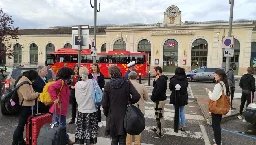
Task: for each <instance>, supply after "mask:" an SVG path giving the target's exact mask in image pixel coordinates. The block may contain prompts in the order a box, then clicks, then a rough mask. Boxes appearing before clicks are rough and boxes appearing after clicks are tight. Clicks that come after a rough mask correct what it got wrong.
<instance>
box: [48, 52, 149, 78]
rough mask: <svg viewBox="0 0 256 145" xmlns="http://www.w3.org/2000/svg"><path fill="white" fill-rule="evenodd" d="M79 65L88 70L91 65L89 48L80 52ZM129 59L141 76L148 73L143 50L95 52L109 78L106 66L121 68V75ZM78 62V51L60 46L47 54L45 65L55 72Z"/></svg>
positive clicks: (97, 60)
mask: <svg viewBox="0 0 256 145" xmlns="http://www.w3.org/2000/svg"><path fill="white" fill-rule="evenodd" d="M81 57H82V58H81V66H85V67H87V68H88V69H89V70H90V68H91V66H92V63H93V59H92V56H91V50H90V49H85V50H82V52H81ZM131 61H135V63H136V66H135V67H136V72H137V73H138V74H139V73H141V76H142V77H146V76H147V74H148V66H149V65H148V54H147V53H144V52H130V51H123V50H118V51H109V52H100V53H97V56H96V62H97V63H98V64H99V66H100V70H101V73H102V74H103V75H104V76H105V77H106V78H109V74H108V67H109V66H112V65H116V66H118V67H119V68H120V69H121V72H122V76H124V75H125V73H126V71H127V70H128V68H127V64H128V63H129V62H131ZM77 63H78V51H77V50H74V49H72V48H61V49H58V50H57V51H55V52H53V53H52V54H50V55H49V54H48V56H47V62H46V64H47V65H51V68H52V69H53V71H54V72H55V73H56V72H57V71H58V69H60V68H62V67H64V66H66V67H70V68H73V67H74V65H75V64H77Z"/></svg>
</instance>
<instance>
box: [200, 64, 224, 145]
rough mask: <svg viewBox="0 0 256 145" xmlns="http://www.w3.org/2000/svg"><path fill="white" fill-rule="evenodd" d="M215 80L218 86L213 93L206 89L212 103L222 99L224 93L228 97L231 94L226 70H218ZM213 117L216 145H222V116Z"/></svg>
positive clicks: (214, 115) (215, 115)
mask: <svg viewBox="0 0 256 145" xmlns="http://www.w3.org/2000/svg"><path fill="white" fill-rule="evenodd" d="M214 79H215V81H216V84H215V86H214V89H213V91H210V90H209V89H208V88H205V91H206V93H207V94H208V95H209V98H210V99H211V100H212V101H217V100H219V99H220V97H221V95H222V92H224V94H225V95H226V94H227V93H228V92H229V86H228V79H227V75H226V73H225V71H224V70H222V69H217V70H216V71H215V73H214ZM211 115H212V128H213V132H214V138H215V142H216V144H214V145H221V126H220V123H221V119H222V115H221V114H214V113H211Z"/></svg>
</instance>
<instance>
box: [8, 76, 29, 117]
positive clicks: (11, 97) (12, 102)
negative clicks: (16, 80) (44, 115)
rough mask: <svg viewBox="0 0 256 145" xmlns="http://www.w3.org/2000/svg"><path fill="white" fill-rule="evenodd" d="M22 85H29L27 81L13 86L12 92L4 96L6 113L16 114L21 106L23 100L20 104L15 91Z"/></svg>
mask: <svg viewBox="0 0 256 145" xmlns="http://www.w3.org/2000/svg"><path fill="white" fill-rule="evenodd" d="M24 84H29V85H31V84H30V82H28V81H24V82H21V83H20V84H19V85H17V86H15V87H14V89H13V90H11V91H10V92H9V93H7V94H6V95H5V102H4V103H5V109H6V111H7V112H9V113H11V112H18V110H19V109H20V107H21V106H22V104H23V101H24V99H22V102H21V104H20V102H19V96H18V93H17V90H18V89H19V88H20V87H21V86H22V85H24Z"/></svg>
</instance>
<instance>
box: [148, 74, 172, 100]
mask: <svg viewBox="0 0 256 145" xmlns="http://www.w3.org/2000/svg"><path fill="white" fill-rule="evenodd" d="M167 80H168V77H167V76H165V75H161V76H160V77H159V78H158V79H157V80H155V81H154V82H153V87H154V89H153V91H152V95H151V100H152V101H153V102H158V101H165V100H166V90H167Z"/></svg>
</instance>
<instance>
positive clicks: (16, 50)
mask: <svg viewBox="0 0 256 145" xmlns="http://www.w3.org/2000/svg"><path fill="white" fill-rule="evenodd" d="M13 59H14V61H13V62H14V63H15V64H16V63H18V64H20V63H21V62H22V48H21V45H20V44H19V43H16V44H15V45H14V46H13Z"/></svg>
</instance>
